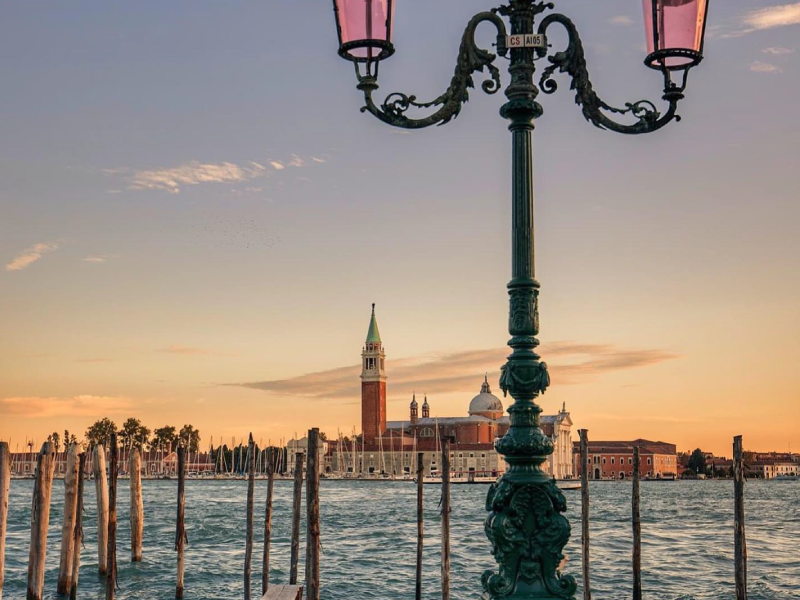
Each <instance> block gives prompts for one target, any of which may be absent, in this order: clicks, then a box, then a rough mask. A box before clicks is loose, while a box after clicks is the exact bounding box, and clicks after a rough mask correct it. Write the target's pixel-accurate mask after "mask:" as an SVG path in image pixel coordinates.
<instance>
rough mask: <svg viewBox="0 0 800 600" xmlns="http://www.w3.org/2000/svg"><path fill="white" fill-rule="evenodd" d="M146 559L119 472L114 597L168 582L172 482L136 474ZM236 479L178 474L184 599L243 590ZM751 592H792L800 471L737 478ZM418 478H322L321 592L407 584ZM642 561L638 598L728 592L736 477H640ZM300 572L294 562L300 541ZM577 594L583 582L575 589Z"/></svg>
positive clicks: (83, 590) (626, 495)
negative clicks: (136, 550)
mask: <svg viewBox="0 0 800 600" xmlns="http://www.w3.org/2000/svg"><path fill="white" fill-rule="evenodd" d="M291 486H292V484H291V482H290V481H278V482H276V485H275V499H274V509H275V512H274V519H273V541H272V548H273V552H272V559H271V565H272V573H271V580H272V581H275V582H278V583H288V566H289V535H290V510H291V493H292V490H291ZM32 488H33V482H32V481H29V480H24V481H23V480H15V481H12V484H11V497H10V501H9V505H10V506H9V513H10V514H9V527H8V537H7V544H6V582H5V589H4V596H3V597H4V598H6V599H7V600H16V599H20V598H24V597H25V584H26V573H27V559H28V546H29V542H30V510H31V508H30V506H31V492H32ZM143 488H144V490H143V493H144V503H145V531H144V562H142V563H137V564H131V563H130V561H129V557H130V546H129V540H130V528H129V525H128V518H129V517H128V515H129V513H128V482H127V481H126V480H120V481H119V489H120V493H119V502H118V534H119V540H118V564H119V585H120V588H121V589H120V591H119V593H118V596H117V597H118V598H120V599H122V600H124V599H134V598H135V599H148V600H149V599H165V600H166V599H169V598H173V597H174V583H175V552H174V551H173V544H174V538H175V507H176V489H177V483H176V482H175V481H145V482H144V483H143ZM440 489H441V488H440V487H439V486H435V485H426V486H425V494H426V497H425V519H426V523H425V533H426V547H425V573H424V579H423V589H424V597H425V598H426V599H431V600H433V599H434V598H438V597H440V590H439V569H440V567H439V532H440V526H439V518H438V507H437V504H438V500H439V494H440ZM487 490H488V486H484V485H457V486H454V487H453V497H452V505H453V509H452V517H451V536H452V540H451V546H452V584H451V597H452V599H453V600H468V599H470V600H477V599H478V598H479V597H480V593H481V587H480V576H481V573H482V571H483V570H484V569H488V568H492V567H493V566H494V562H493V559H492V557H491V555H490V553H489V551H490V546H489V542H488V541H487V539H486V537H485V535H484V533H483V518H484V515H485V512H484V498H485V495H486V492H487ZM590 490H591V496H592V498H591V521H592V523H591V534H592V538H591V540H592V554H591V560H592V563H591V566H592V590H593V597H594V598H597V599H598V600H614V599H620V600H622V599H625V598H630V596H631V575H630V549H631V526H630V491H631V486H630V483H629V482H593V483H592V484H591V486H590ZM256 494H257V496H256V497H257V499H258V504H257V512H256V514H257V527H256V532H257V536H256V550H255V552H254V555H255V556H254V565H253V582H254V587H253V590H254V596H255V597H258V596H259V592H260V589H261V583H260V581H261V574H260V572H261V571H260V564H261V551H262V547H263V546H262V537H261V536H262V535H263V533H262V529H263V514H264V498H265V496H266V482H265V481H258V482H257V488H256ZM565 494H566V496H567V501H568V506H569V512H568V516H569V519H570V522H571V523H572V531H573V535H572V539H571V540H570V543H569V545H568V547H567V554H568V556H569V558H570V560H569V562H568V565H567V567H566V572H569V573H572V574H574V575H575V576H576V577H578V578H579V577H580V570H581V567H580V547H579V544H580V523H579V518H580V496H579V494H580V492H578V491H566V492H565ZM246 495H247V486H246V483H245V482H243V481H196V480H189V481H187V490H186V523H187V532H188V537H189V546H188V549H187V561H186V591H185V597H186V598H187V599H189V600H234V599H236V598H242V597H243V583H242V567H243V563H244V540H245V534H244V527H245V500H246ZM62 505H63V485H62V482H61V481H56V482H55V483H54V488H53V506H52V511H51V518H50V537H49V541H48V549H47V574H46V584H45V598H57V597H58V596H57V594H56V593H55V587H56V580H57V576H58V552H59V547H60V530H61V512H62ZM746 510H747V545H748V553H749V590H750V596H749V597H750V600H795V599H800V482H797V481H796V482H763V481H750V482H748V483H747V487H746ZM415 511H416V490H415V486H414V485H413V484H411V483H401V482H352V481H325V480H323V481H322V488H321V513H322V553H321V571H322V576H321V578H322V582H321V583H322V598H323V600H361V599H363V600H367V599H372V598H380V599H382V600H387V599H392V600H402V599H409V600H410V599H412V598H413V597H414V564H415V556H416V555H415V548H416V524H415ZM95 519H96V507H95V497H94V484H93V482H90V481H87V483H86V515H85V521H84V522H85V525H86V526H85V534H86V547H85V549H84V550H83V552H82V555H81V563H82V566H81V574H80V588H79V597H82V598H90V599H92V600H98V599H101V598H103V597H104V592H103V584H102V582H101V580H100V579H99V577H98V576H97V573H96V565H97V549H96V546H97V542H96V520H95ZM642 534H643V547H642V568H643V581H644V590H645V598H647V599H648V600H727V599H732V598H734V592H733V484H732V483H731V482H730V481H705V482H703V481H697V482H694V481H679V482H643V483H642ZM300 555H301V567H300V577H301V578H302V575H303V564H302V557H303V556H304V551H303V550H302V548H301V554H300ZM578 597H580V593H579V594H578Z"/></svg>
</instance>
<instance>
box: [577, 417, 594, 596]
mask: <svg viewBox="0 0 800 600" xmlns="http://www.w3.org/2000/svg"><path fill="white" fill-rule="evenodd" d="M578 433H579V435H580V436H581V568H582V575H583V600H592V587H591V585H590V583H589V430H588V429H580V430H579V431H578Z"/></svg>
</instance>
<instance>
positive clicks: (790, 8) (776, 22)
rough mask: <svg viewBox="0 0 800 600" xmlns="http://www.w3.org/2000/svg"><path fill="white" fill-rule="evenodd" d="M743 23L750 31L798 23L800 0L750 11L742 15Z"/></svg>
mask: <svg viewBox="0 0 800 600" xmlns="http://www.w3.org/2000/svg"><path fill="white" fill-rule="evenodd" d="M742 23H743V24H744V26H745V27H746V28H747V30H748V31H760V30H762V29H773V28H775V27H785V26H787V25H798V24H800V2H795V3H794V4H779V5H777V6H767V7H765V8H759V9H756V10H753V11H750V12H749V13H747V14H746V15H744V16H743V17H742Z"/></svg>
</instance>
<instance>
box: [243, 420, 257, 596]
mask: <svg viewBox="0 0 800 600" xmlns="http://www.w3.org/2000/svg"><path fill="white" fill-rule="evenodd" d="M255 490H256V445H255V442H253V434H252V433H251V434H250V439H249V440H248V442H247V541H246V546H245V550H244V600H250V593H251V585H250V580H251V573H252V566H253V504H254V499H255Z"/></svg>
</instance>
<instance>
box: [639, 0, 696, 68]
mask: <svg viewBox="0 0 800 600" xmlns="http://www.w3.org/2000/svg"><path fill="white" fill-rule="evenodd" d="M642 5H643V6H644V22H645V33H646V36H647V52H648V54H647V58H645V60H644V62H645V64H646V65H647V66H648V67H651V68H653V69H659V70H669V71H676V70H683V69H689V68H690V67H693V66H695V65H696V64H698V63H699V62H700V61H701V60H702V59H703V38H704V37H705V28H706V13H707V12H708V0H642Z"/></svg>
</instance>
